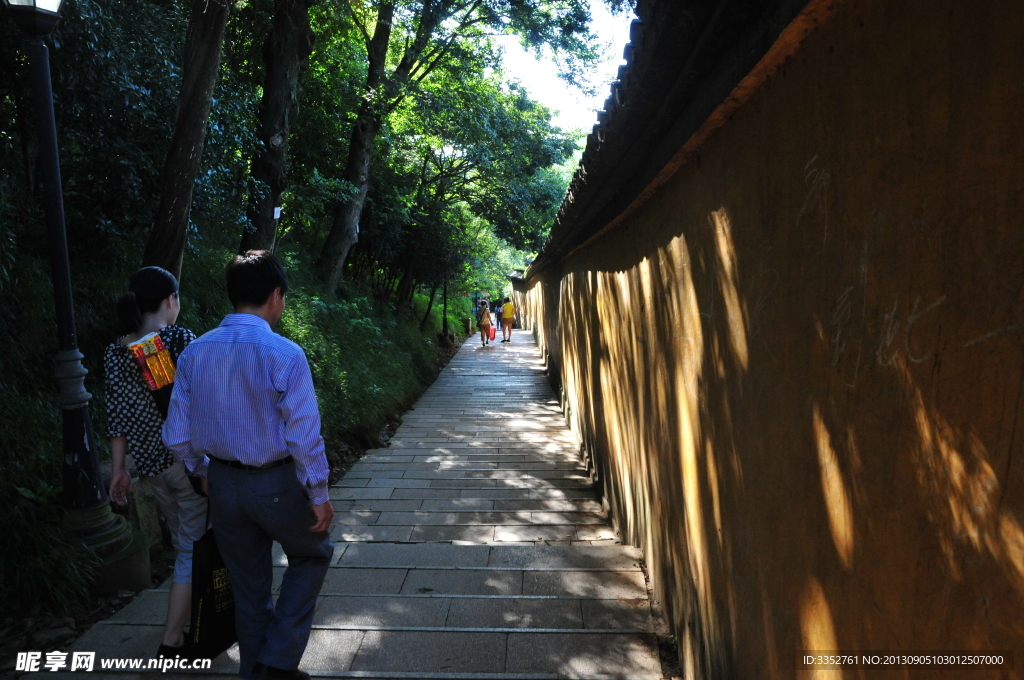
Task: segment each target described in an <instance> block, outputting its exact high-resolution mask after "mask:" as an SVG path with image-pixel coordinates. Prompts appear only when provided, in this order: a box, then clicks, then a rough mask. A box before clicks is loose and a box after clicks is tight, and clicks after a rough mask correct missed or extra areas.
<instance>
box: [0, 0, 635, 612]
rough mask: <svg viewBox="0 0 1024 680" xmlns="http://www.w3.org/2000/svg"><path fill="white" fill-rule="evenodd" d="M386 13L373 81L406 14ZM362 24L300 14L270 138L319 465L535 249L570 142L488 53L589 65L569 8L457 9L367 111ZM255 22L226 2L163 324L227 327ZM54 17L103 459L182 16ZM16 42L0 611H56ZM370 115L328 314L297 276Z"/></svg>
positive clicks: (52, 410)
mask: <svg viewBox="0 0 1024 680" xmlns="http://www.w3.org/2000/svg"><path fill="white" fill-rule="evenodd" d="M625 1H626V0H621V2H620V4H622V2H625ZM398 4H399V9H398V10H397V12H396V33H395V40H393V43H392V46H391V50H390V53H389V57H388V68H389V69H391V70H392V71H393V70H394V69H395V67H396V65H397V63H398V62H399V61H400V60H401V59H402V58H403V49H404V47H403V45H404V44H405V43H404V42H403V41H404V39H405V38H407V37H408V36H411V35H412V34H413V33H414V32H415V27H416V26H417V18H416V17H417V12H418V11H419V9H420V8H421V7H422V3H418V2H414V1H413V0H401V1H400V2H399V3H398ZM613 4H614V3H613ZM458 5H460V3H452V2H450V1H449V0H442V1H440V2H436V3H433V5H432V6H433V7H435V9H438V10H439V11H441V10H443V11H445V12H449V11H451V10H452V8H454V7H456V6H458ZM376 6H377V3H376V2H373V1H371V0H367V1H366V2H361V3H359V2H354V3H349V2H343V3H318V4H315V5H313V6H312V7H311V8H310V14H311V22H312V27H313V30H314V32H315V33H316V35H317V39H316V42H315V44H314V51H313V54H312V56H311V58H310V63H309V67H308V68H307V69H306V71H305V72H304V75H303V78H302V88H303V92H302V100H301V109H300V116H299V119H298V120H297V121H296V122H295V124H294V126H293V127H292V134H291V136H290V138H289V140H288V145H289V147H288V148H289V154H290V161H289V183H290V186H289V188H288V190H287V191H286V192H285V194H284V196H283V208H284V213H283V218H282V220H281V223H280V240H279V251H280V252H281V253H282V256H283V257H284V258H285V259H286V261H287V263H288V269H289V272H290V275H291V276H292V278H293V281H292V290H291V291H290V293H289V296H288V305H289V306H288V310H287V313H286V315H285V317H284V319H283V320H282V324H281V328H280V331H281V332H282V333H283V334H285V335H287V336H288V337H291V338H292V339H294V340H295V341H296V342H298V343H300V344H301V345H302V346H303V347H304V348H305V349H306V351H307V354H308V356H309V358H310V364H311V367H312V370H313V374H314V380H315V384H316V388H317V392H318V396H319V399H320V405H321V412H322V417H323V433H324V436H325V438H326V440H327V444H328V451H329V453H331V452H333V451H335V450H337V448H338V446H339V444H340V443H341V442H342V441H344V440H347V439H353V438H358V439H362V440H364V441H367V440H368V441H370V442H372V440H373V438H374V435H375V433H376V432H377V431H378V430H379V427H380V426H381V424H383V422H384V421H385V419H386V418H388V417H389V416H391V415H393V414H396V413H398V412H400V411H401V410H402V409H403V408H404V407H406V406H407V405H409V404H410V403H411V401H412V400H413V399H414V398H415V397H416V396H417V395H418V394H419V393H420V391H421V390H422V389H423V387H424V386H425V385H427V384H429V382H430V381H431V380H432V379H433V376H434V375H435V373H436V369H437V366H438V361H439V358H438V357H439V353H438V350H437V346H436V334H437V333H438V332H439V331H440V330H441V329H442V328H444V327H445V326H447V327H448V328H449V329H451V330H460V329H461V323H460V321H459V320H460V319H462V318H464V317H468V316H470V315H471V299H470V298H469V297H468V296H469V294H470V293H471V292H472V291H474V290H483V291H485V292H486V293H487V294H489V295H493V294H494V293H496V292H501V291H504V290H506V289H507V285H508V284H507V275H508V274H509V273H510V272H511V271H512V270H513V269H516V268H522V267H523V266H524V263H525V261H526V257H527V254H528V253H527V252H526V251H527V250H533V249H536V248H537V247H538V244H540V243H542V242H543V240H544V238H545V236H546V233H547V230H548V228H549V227H550V222H551V219H552V217H553V215H554V212H555V210H557V207H558V204H559V202H560V200H561V197H562V194H563V192H564V188H565V185H566V183H567V180H568V177H569V175H570V174H571V173H566V172H565V171H564V168H563V167H562V166H563V165H564V164H565V163H566V162H567V161H568V159H569V158H570V157H571V155H572V153H573V152H574V149H575V146H576V140H574V139H572V138H570V137H569V136H568V135H567V134H566V133H564V132H563V131H561V130H559V129H557V128H555V127H553V126H552V124H551V115H550V112H549V111H547V110H546V109H545V108H544V107H543V106H541V105H540V104H538V103H536V102H533V101H531V100H530V99H529V97H528V96H527V95H526V93H525V92H524V91H523V90H522V89H521V88H519V87H518V86H517V85H515V84H511V83H509V82H508V79H507V77H506V76H505V74H504V73H503V71H502V67H501V62H500V57H499V54H498V52H497V50H496V49H495V47H494V45H493V43H492V41H491V38H490V37H489V36H490V35H492V34H494V33H511V34H515V35H518V36H520V37H521V38H522V39H523V41H524V42H525V43H526V44H528V45H531V46H534V47H537V48H540V47H541V46H545V45H546V46H547V47H546V49H551V50H553V51H554V52H555V53H556V54H558V55H559V57H560V58H561V59H562V60H563V61H562V63H563V64H564V65H565V67H566V68H565V73H564V75H565V76H566V78H567V79H569V80H572V79H573V78H574V77H575V76H576V75H578V72H579V69H580V68H582V67H583V66H585V65H586V64H587V63H588V60H590V59H591V58H592V57H593V54H592V48H591V42H590V37H589V33H588V30H587V22H588V13H587V4H586V2H585V1H584V0H525V1H521V0H514V1H511V0H484V1H483V2H480V3H473V4H472V5H465V7H472V8H473V12H475V14H473V15H472V16H469V17H461V15H460V16H459V17H454V16H452V17H449V18H448V19H445V20H443V21H440V22H439V23H438V24H437V26H436V27H435V28H436V31H435V32H434V33H433V34H432V36H431V37H430V39H429V41H428V42H429V44H428V46H427V48H426V49H425V51H424V52H423V56H424V59H426V60H427V61H424V62H423V65H422V68H420V69H419V70H416V71H414V72H412V75H411V77H410V78H408V79H407V80H405V81H403V82H401V83H395V84H394V85H395V87H393V88H392V89H391V90H389V91H388V92H383V91H381V92H367V91H366V89H365V85H366V77H367V56H366V46H365V42H364V36H363V33H362V30H361V28H360V26H361V25H362V27H363V28H365V26H366V25H367V22H368V21H369V22H370V23H371V24H372V19H373V18H375V16H376V15H375V8H376ZM272 7H273V2H271V0H250V1H249V2H246V3H237V4H235V5H233V9H232V15H231V18H230V19H229V22H228V26H227V32H226V35H225V40H224V48H223V59H222V66H221V72H220V76H219V80H218V83H217V87H216V90H215V94H214V102H213V106H212V110H211V116H210V121H209V128H208V132H207V138H206V146H205V148H204V152H203V158H202V167H201V171H200V174H199V176H198V178H197V181H196V186H195V192H194V195H193V203H192V211H191V222H192V223H191V225H190V233H189V241H188V246H187V250H186V253H185V257H184V266H183V270H182V289H181V296H182V316H181V318H180V319H179V323H181V324H183V325H185V326H187V327H189V328H191V329H192V330H194V331H196V332H197V333H202V332H205V331H207V330H209V329H210V328H212V327H214V326H215V325H216V324H217V323H219V321H220V319H221V318H222V316H223V315H224V314H225V313H227V312H228V311H230V309H229V306H228V303H227V300H226V296H225V293H224V287H223V271H224V265H225V263H226V261H227V259H228V258H229V257H230V256H231V254H232V253H233V252H234V251H235V249H236V248H237V245H238V242H239V238H240V236H241V234H242V230H243V229H244V226H245V224H246V216H245V214H246V206H247V205H248V203H249V201H250V196H251V195H252V192H253V188H254V187H253V185H252V180H251V178H250V164H251V162H252V160H253V158H254V157H255V156H256V153H257V151H258V145H259V142H258V135H257V124H258V122H257V110H258V107H259V105H260V101H261V94H262V93H261V84H262V82H263V68H264V65H263V57H262V46H263V42H264V40H265V38H266V35H267V32H268V30H269V26H270V19H271V12H272ZM353 8H355V9H353ZM62 11H63V14H64V19H63V21H62V22H61V24H60V26H59V28H58V30H57V31H56V32H55V33H54V36H53V41H52V46H51V64H52V71H53V81H54V82H53V87H54V96H55V108H56V116H57V122H58V134H59V140H58V141H59V146H60V150H61V162H62V174H63V180H64V197H65V208H66V212H67V230H68V244H69V250H70V259H71V271H72V279H73V281H72V283H73V292H74V301H75V311H76V315H77V324H78V336H79V342H80V346H81V349H82V352H83V354H84V355H85V357H86V358H85V364H86V367H87V368H88V369H89V371H90V373H89V376H88V377H87V379H86V387H87V389H89V391H90V392H92V393H93V394H94V395H95V399H94V400H93V402H92V413H93V416H94V426H95V430H96V432H97V434H98V435H100V439H99V442H98V443H99V445H100V446H101V447H105V446H106V442H105V440H104V438H103V437H102V433H103V431H104V428H103V425H104V413H103V411H104V408H103V385H102V371H101V364H100V362H101V357H102V352H103V348H104V346H105V345H106V344H107V343H109V342H111V341H113V340H114V338H115V337H116V336H117V323H116V314H115V301H116V300H117V298H118V297H119V296H120V295H121V293H123V292H124V287H125V285H126V282H127V279H128V277H129V276H130V274H131V273H132V272H133V271H134V270H135V268H136V267H137V266H138V264H139V262H140V260H141V254H142V250H143V247H144V245H145V241H146V239H147V237H148V233H149V229H150V228H151V226H152V224H153V220H154V215H155V211H156V209H157V206H158V201H159V193H160V192H159V189H160V181H161V180H160V177H161V173H162V170H163V164H164V160H165V157H166V153H167V147H168V144H169V140H170V137H171V132H172V127H173V124H174V119H175V113H176V110H177V105H178V104H177V96H178V89H179V85H180V81H181V67H182V64H181V58H182V54H181V52H182V48H183V45H184V40H185V28H186V26H187V22H188V13H189V3H182V2H177V1H176V0H120V1H119V2H114V3H111V2H101V1H100V0H68V2H67V3H65V6H64V9H63V10H62ZM371 28H372V26H371ZM22 42H23V40H22V38H21V36H20V35H18V34H17V32H16V30H15V28H14V27H13V25H12V24H11V22H9V21H7V20H6V18H5V17H3V16H2V15H0V343H2V346H3V347H4V352H3V353H0V418H3V422H5V423H7V424H8V426H7V427H4V428H0V446H2V447H3V450H4V452H5V455H4V456H3V457H2V458H0V512H2V513H3V516H4V517H5V519H6V520H7V521H8V525H9V526H12V527H14V528H15V530H14V532H13V535H12V536H11V538H10V540H5V541H4V545H3V546H2V548H0V549H2V551H3V554H2V560H0V602H2V603H3V605H4V609H5V611H13V610H17V611H19V612H32V611H37V612H48V613H64V612H67V611H68V609H69V608H70V607H72V606H73V605H74V604H75V602H76V601H78V600H79V599H80V598H81V597H82V596H83V594H84V593H86V592H87V590H88V587H89V583H90V578H91V574H92V569H93V567H94V566H95V558H94V557H93V556H91V555H89V554H88V553H86V552H84V549H83V548H82V546H81V545H79V544H77V543H76V542H75V540H74V539H73V537H71V536H69V535H67V534H66V533H65V532H64V530H63V529H62V528H61V522H60V519H61V514H62V511H61V510H60V508H59V499H58V497H57V492H56V490H57V489H59V488H60V485H61V483H62V482H61V478H60V477H61V465H60V453H59V450H60V442H59V436H58V434H56V433H59V432H60V425H59V412H58V410H57V409H56V407H55V406H54V405H53V404H54V400H53V396H54V394H55V392H56V384H55V380H54V378H53V368H54V362H53V359H52V357H53V354H54V352H55V350H56V339H55V337H54V336H55V333H54V316H53V298H52V291H51V286H50V278H49V270H50V264H49V246H48V241H47V236H46V228H45V224H44V220H43V215H42V212H41V210H40V201H41V193H42V192H41V185H40V177H39V168H38V159H37V149H36V144H35V129H34V123H33V114H32V107H31V96H30V95H31V91H30V84H29V81H28V72H27V63H26V61H25V58H24V56H23V52H22V51H21V49H20V48H21V45H22ZM443 46H447V47H444V48H443V49H441V50H440V51H436V50H435V49H434V48H441V47H443ZM433 57H437V59H435V60H434V61H430V59H432V58H433ZM385 95H386V96H385ZM375 97H383V98H384V99H383V100H382V101H384V100H386V101H384V105H383V108H382V109H381V110H380V112H381V116H382V129H381V132H380V134H379V135H378V138H377V139H376V153H375V155H374V160H373V162H372V165H371V167H370V184H371V187H370V193H369V195H368V199H367V204H366V209H365V210H364V213H363V216H362V220H361V230H362V231H361V234H360V241H359V243H358V244H357V246H356V248H354V249H353V251H352V256H351V257H350V261H351V266H349V267H348V268H347V270H346V277H347V278H346V280H345V281H343V283H342V286H341V288H340V289H339V291H338V294H337V296H331V297H325V296H323V295H322V294H321V292H320V291H321V285H322V284H321V282H320V281H319V280H317V279H316V278H315V277H314V276H313V274H312V272H313V271H315V259H316V255H317V253H318V252H319V250H320V247H321V246H322V244H323V241H324V238H325V236H326V234H327V233H328V231H329V230H330V228H331V223H332V217H333V214H334V211H335V208H336V207H337V206H338V205H339V204H340V203H342V202H344V201H346V200H348V199H349V197H350V196H351V194H352V191H353V185H352V184H349V183H348V182H345V181H344V180H343V179H342V177H343V175H344V173H345V168H344V165H345V159H346V158H347V156H348V150H349V149H348V147H349V143H350V142H349V140H350V139H351V135H352V124H353V122H354V120H355V118H356V114H357V112H358V110H359V108H360V106H361V104H362V103H363V102H366V101H369V100H373V99H374V98H375ZM402 282H404V283H405V284H406V285H405V287H404V289H403V288H402V285H400V284H401V283H402ZM445 284H447V290H448V315H447V319H444V318H442V316H443V311H442V307H443V303H442V297H443V294H442V291H443V287H444V285H445ZM402 290H404V291H405V292H404V293H402ZM431 290H435V291H436V292H435V295H434V298H433V302H432V304H430V296H429V293H430V291H431ZM428 305H429V307H430V308H429V311H428ZM424 315H426V316H427V318H428V322H427V324H426V325H425V327H424V328H423V330H422V331H421V330H420V322H421V320H422V319H423V317H424Z"/></svg>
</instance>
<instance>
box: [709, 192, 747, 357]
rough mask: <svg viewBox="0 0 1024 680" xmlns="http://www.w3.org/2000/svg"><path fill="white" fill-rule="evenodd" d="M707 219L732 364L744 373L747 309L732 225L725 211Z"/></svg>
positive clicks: (718, 211) (720, 211) (721, 210)
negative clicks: (710, 230)
mask: <svg viewBox="0 0 1024 680" xmlns="http://www.w3.org/2000/svg"><path fill="white" fill-rule="evenodd" d="M709 219H710V220H711V224H712V226H713V227H714V230H715V245H716V246H717V247H718V285H719V289H720V290H721V293H722V298H723V300H724V301H725V313H726V316H727V318H728V321H729V343H730V344H731V345H732V351H733V354H734V356H735V358H736V363H737V364H739V366H740V367H741V368H743V369H744V370H746V368H747V364H748V362H749V361H750V357H749V354H748V350H747V308H746V304H745V303H743V301H742V300H741V299H740V292H739V268H738V267H737V265H736V248H735V246H734V245H733V240H732V223H731V222H730V221H729V213H728V212H727V211H726V210H725V208H719V209H718V210H716V211H714V212H713V213H711V216H710V218H709Z"/></svg>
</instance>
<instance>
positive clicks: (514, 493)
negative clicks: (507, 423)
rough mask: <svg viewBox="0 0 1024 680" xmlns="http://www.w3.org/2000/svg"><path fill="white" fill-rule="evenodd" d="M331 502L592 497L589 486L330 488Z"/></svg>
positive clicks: (570, 498) (588, 498)
mask: <svg viewBox="0 0 1024 680" xmlns="http://www.w3.org/2000/svg"><path fill="white" fill-rule="evenodd" d="M330 497H331V499H332V500H337V501H344V500H357V499H364V500H365V499H375V500H384V499H387V498H394V499H420V500H426V499H436V498H483V499H487V500H573V499H587V500H592V499H593V498H594V490H593V488H591V487H583V488H579V489H566V488H553V487H525V488H502V489H498V488H495V487H493V486H490V487H478V488H475V489H437V488H429V487H427V488H422V487H421V488H398V487H390V488H388V487H380V486H377V487H364V486H345V487H341V486H337V485H335V486H334V487H332V488H331V490H330Z"/></svg>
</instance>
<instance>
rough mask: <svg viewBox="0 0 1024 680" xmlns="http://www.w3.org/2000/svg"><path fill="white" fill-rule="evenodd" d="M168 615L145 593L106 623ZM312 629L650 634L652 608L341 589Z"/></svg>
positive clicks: (601, 601) (322, 604) (630, 602)
mask: <svg viewBox="0 0 1024 680" xmlns="http://www.w3.org/2000/svg"><path fill="white" fill-rule="evenodd" d="M332 580H335V579H332ZM422 582H425V581H422ZM328 586H330V584H328ZM342 592H344V594H341V593H342ZM166 614H167V594H166V591H163V590H149V591H143V592H142V593H140V594H139V596H138V597H137V598H136V599H135V601H134V602H132V603H131V604H130V605H128V606H127V607H125V608H124V609H122V610H121V611H119V612H118V613H117V614H115V615H114V616H113V617H111V618H110V619H108V620H107V621H106V622H105V623H106V624H108V625H114V624H142V625H162V624H163V623H164V620H165V617H166ZM313 625H314V627H335V628H340V627H348V628H353V629H357V628H358V629H368V628H376V629H382V628H391V629H396V630H399V629H400V630H414V629H422V628H440V629H453V628H455V629H481V628H484V629H524V628H532V629H556V628H557V629H570V630H590V629H595V630H616V631H620V632H623V631H629V632H651V631H653V621H652V618H651V610H650V603H649V602H648V601H647V600H646V599H642V598H630V599H622V598H616V599H612V598H609V597H596V596H594V597H585V598H583V597H576V596H571V595H562V596H551V595H481V594H468V595H467V594H452V593H427V594H424V593H405V592H401V591H400V592H398V593H350V592H346V591H344V590H342V591H339V592H338V593H333V592H330V591H329V587H328V588H325V589H324V592H322V593H321V597H320V598H319V600H318V603H317V607H316V610H315V612H314V615H313Z"/></svg>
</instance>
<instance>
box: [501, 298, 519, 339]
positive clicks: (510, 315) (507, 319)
mask: <svg viewBox="0 0 1024 680" xmlns="http://www.w3.org/2000/svg"><path fill="white" fill-rule="evenodd" d="M515 318H516V306H515V305H513V304H512V301H511V300H509V299H508V298H505V301H504V302H503V303H502V304H501V332H502V335H504V336H505V339H504V340H502V342H512V322H513V321H515Z"/></svg>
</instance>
